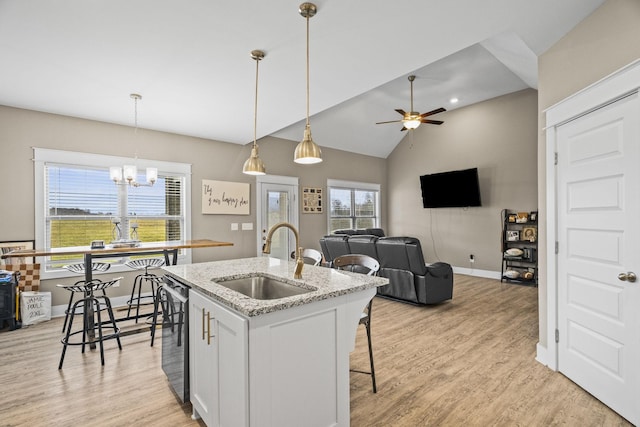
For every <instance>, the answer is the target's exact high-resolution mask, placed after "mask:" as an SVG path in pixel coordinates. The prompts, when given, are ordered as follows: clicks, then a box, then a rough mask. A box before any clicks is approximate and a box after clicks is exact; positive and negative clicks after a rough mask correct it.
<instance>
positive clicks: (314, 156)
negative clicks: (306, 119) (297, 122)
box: [294, 124, 322, 165]
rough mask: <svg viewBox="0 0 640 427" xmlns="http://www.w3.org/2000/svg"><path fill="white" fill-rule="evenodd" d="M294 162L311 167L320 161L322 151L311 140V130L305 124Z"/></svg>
mask: <svg viewBox="0 0 640 427" xmlns="http://www.w3.org/2000/svg"><path fill="white" fill-rule="evenodd" d="M294 161H295V162H296V163H300V164H303V165H312V164H314V163H320V162H321V161H322V151H321V150H320V147H318V145H317V144H316V143H315V142H313V139H312V138H311V128H310V127H309V125H308V124H307V125H306V126H305V127H304V138H303V139H302V141H301V142H300V143H299V144H298V146H297V147H296V151H295V153H294Z"/></svg>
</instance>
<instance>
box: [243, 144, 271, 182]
mask: <svg viewBox="0 0 640 427" xmlns="http://www.w3.org/2000/svg"><path fill="white" fill-rule="evenodd" d="M242 173H246V174H247V175H264V174H266V173H267V172H266V169H265V167H264V162H263V161H262V159H261V158H260V157H258V146H257V145H256V146H254V147H252V148H251V156H250V157H249V158H248V159H247V161H246V162H244V166H243V167H242Z"/></svg>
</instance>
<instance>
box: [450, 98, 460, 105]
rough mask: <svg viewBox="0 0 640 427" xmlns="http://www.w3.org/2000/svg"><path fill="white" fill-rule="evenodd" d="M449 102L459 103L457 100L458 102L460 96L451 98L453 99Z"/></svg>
mask: <svg viewBox="0 0 640 427" xmlns="http://www.w3.org/2000/svg"><path fill="white" fill-rule="evenodd" d="M449 102H450V103H452V104H455V103H457V102H458V98H451V99H450V100H449Z"/></svg>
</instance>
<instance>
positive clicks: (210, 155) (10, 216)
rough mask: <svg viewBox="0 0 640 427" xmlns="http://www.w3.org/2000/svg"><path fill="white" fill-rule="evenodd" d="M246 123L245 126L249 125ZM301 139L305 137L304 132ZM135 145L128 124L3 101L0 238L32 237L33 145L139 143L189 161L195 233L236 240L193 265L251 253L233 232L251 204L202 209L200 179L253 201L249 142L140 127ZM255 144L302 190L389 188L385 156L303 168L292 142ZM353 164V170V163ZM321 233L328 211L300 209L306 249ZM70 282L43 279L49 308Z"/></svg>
mask: <svg viewBox="0 0 640 427" xmlns="http://www.w3.org/2000/svg"><path fill="white" fill-rule="evenodd" d="M250 125H251V124H250V123H247V126H250ZM300 136H301V138H302V134H301V135H300ZM319 142H320V141H319ZM133 143H134V139H133V129H132V128H131V127H127V126H118V125H113V124H108V123H102V122H96V121H91V120H83V119H77V118H71V117H66V116H59V115H54V114H46V113H40V112H35V111H30V110H22V109H16V108H10V107H3V106H0V147H2V151H1V153H2V169H1V173H2V177H3V185H2V186H1V187H0V199H1V200H3V201H4V202H3V203H4V206H3V209H2V221H0V241H3V240H23V239H29V240H31V239H34V234H35V231H34V230H35V225H34V197H33V191H34V176H33V162H32V161H31V159H32V158H33V150H32V147H40V148H52V149H58V150H68V151H80V152H90V153H98V154H108V155H117V156H131V157H133V155H134V153H135V151H136V148H137V152H138V156H139V157H141V158H148V159H156V160H167V161H176V162H183V163H190V164H192V206H191V220H192V236H193V238H210V239H214V240H222V241H230V242H233V243H234V246H233V247H224V248H206V249H196V250H194V251H193V261H194V262H203V261H209V260H218V259H230V258H244V257H250V256H255V255H256V238H255V231H231V223H232V222H253V223H254V224H255V222H256V218H255V212H256V209H255V203H252V205H251V214H250V215H249V216H235V215H203V214H201V213H200V212H201V209H200V204H201V199H200V186H201V181H202V179H213V180H220V181H234V182H248V183H251V184H252V185H251V197H252V201H253V200H254V195H255V178H253V177H251V176H248V175H244V174H243V173H242V165H243V163H244V161H245V160H246V159H247V158H248V156H249V148H250V147H249V146H240V145H236V144H229V143H224V142H219V141H211V140H205V139H199V138H192V137H188V136H182V135H175V134H169V133H163V132H155V131H148V130H144V129H140V130H139V131H138V133H137V135H136V138H135V144H136V146H134V144H133ZM258 143H259V144H260V156H261V158H262V159H263V160H264V162H265V164H266V166H267V172H268V173H270V174H274V175H286V176H297V177H299V185H300V188H302V187H305V186H308V187H323V188H326V181H327V179H329V178H332V179H344V180H354V181H364V182H372V183H378V184H381V186H382V189H383V191H385V189H386V188H385V187H386V175H387V172H386V160H385V159H379V158H375V157H369V156H362V155H357V154H352V153H347V152H343V151H340V150H332V149H328V148H324V149H323V158H324V162H323V163H321V164H319V165H309V166H301V165H297V164H295V163H294V162H293V150H294V148H295V145H296V142H294V141H287V140H283V139H278V138H265V139H263V140H260V141H259V142H258ZM320 143H321V142H320ZM355 164H357V165H358V168H354V167H353V165H355ZM381 203H382V206H383V216H384V215H386V211H385V210H384V206H385V205H386V199H385V198H383V199H382V201H381ZM385 225H386V224H383V226H385ZM326 230H327V217H326V215H319V214H302V213H301V214H300V231H301V244H302V245H303V246H305V247H314V248H317V249H320V248H319V244H318V239H319V238H320V237H321V236H323V235H324V234H326ZM40 243H41V242H36V245H37V246H40ZM127 276H131V277H132V276H133V275H127ZM69 281H71V279H69V280H56V281H51V280H50V281H44V282H43V288H44V289H45V290H53V292H54V295H53V304H54V305H58V304H62V303H63V301H64V299H65V298H66V295H64V293H61V292H56V291H59V290H56V289H55V286H54V284H55V283H67V282H69ZM126 288H128V286H123V288H122V289H121V290H120V291H119V294H123V293H126ZM62 292H64V291H62ZM117 294H118V293H116V294H115V295H117Z"/></svg>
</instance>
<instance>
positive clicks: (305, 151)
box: [293, 3, 322, 165]
mask: <svg viewBox="0 0 640 427" xmlns="http://www.w3.org/2000/svg"><path fill="white" fill-rule="evenodd" d="M298 11H299V12H300V15H302V17H303V18H305V19H306V20H307V123H306V125H305V127H304V137H303V138H302V141H301V142H300V143H299V144H298V146H297V147H296V150H295V153H294V156H293V161H294V162H296V163H301V164H305V165H310V164H313V163H320V162H321V161H322V151H321V150H320V147H318V145H317V144H316V143H315V142H313V139H312V138H311V126H310V125H309V19H310V18H311V17H313V16H314V15H315V14H316V12H317V11H318V8H317V7H316V5H315V4H313V3H302V4H301V5H300V8H299V10H298Z"/></svg>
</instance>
